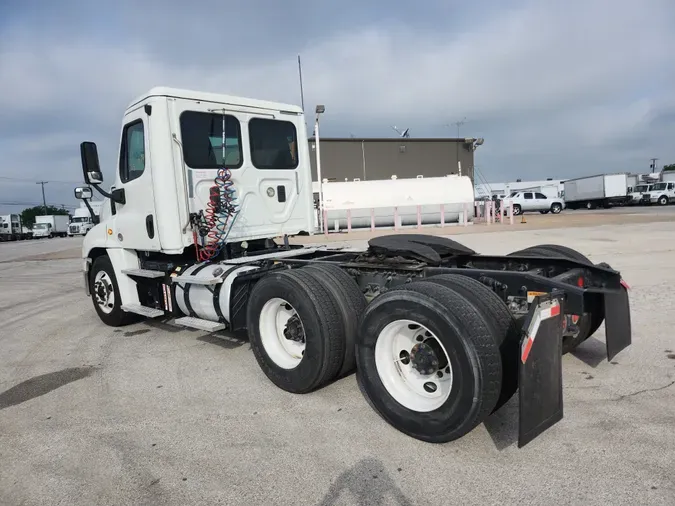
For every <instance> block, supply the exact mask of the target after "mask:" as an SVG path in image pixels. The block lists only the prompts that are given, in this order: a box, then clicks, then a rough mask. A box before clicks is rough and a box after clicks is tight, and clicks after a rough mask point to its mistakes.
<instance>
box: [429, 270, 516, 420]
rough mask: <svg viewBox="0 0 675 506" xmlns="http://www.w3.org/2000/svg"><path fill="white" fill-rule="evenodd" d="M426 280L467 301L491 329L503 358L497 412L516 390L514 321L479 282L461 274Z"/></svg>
mask: <svg viewBox="0 0 675 506" xmlns="http://www.w3.org/2000/svg"><path fill="white" fill-rule="evenodd" d="M427 280H428V281H429V282H431V283H438V284H440V285H443V286H446V287H448V288H450V289H452V290H454V291H456V292H457V293H458V294H459V295H461V296H462V297H464V298H465V299H467V300H468V301H469V302H470V303H471V304H473V306H474V307H475V308H476V309H477V310H478V311H479V312H480V313H481V315H482V316H483V320H484V321H485V322H486V323H487V324H488V326H489V327H490V330H491V331H492V336H493V338H494V341H495V344H497V346H498V347H499V353H500V355H501V358H502V389H501V392H500V394H499V399H498V400H497V405H496V406H495V408H494V411H497V410H498V409H499V408H501V407H502V406H503V405H504V404H506V403H507V402H508V401H509V399H511V397H513V394H514V393H516V390H517V389H518V349H519V346H520V331H519V329H518V325H517V324H516V321H515V319H514V318H513V316H512V315H511V312H510V311H509V309H508V307H506V304H505V303H504V301H503V300H502V299H501V297H499V295H497V294H496V293H495V292H494V291H492V290H491V289H490V288H488V287H487V286H485V285H484V284H483V283H481V282H480V281H476V280H475V279H473V278H470V277H468V276H462V275H460V274H441V275H438V276H432V277H430V278H427Z"/></svg>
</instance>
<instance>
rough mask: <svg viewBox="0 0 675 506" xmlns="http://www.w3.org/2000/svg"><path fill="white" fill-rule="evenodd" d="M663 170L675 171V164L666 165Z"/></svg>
mask: <svg viewBox="0 0 675 506" xmlns="http://www.w3.org/2000/svg"><path fill="white" fill-rule="evenodd" d="M663 170H675V163H671V164H670V165H664V166H663Z"/></svg>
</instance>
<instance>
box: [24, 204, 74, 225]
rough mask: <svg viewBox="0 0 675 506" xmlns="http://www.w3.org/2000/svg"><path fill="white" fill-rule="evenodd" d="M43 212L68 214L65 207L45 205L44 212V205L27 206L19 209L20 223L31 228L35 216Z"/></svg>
mask: <svg viewBox="0 0 675 506" xmlns="http://www.w3.org/2000/svg"><path fill="white" fill-rule="evenodd" d="M43 214H69V213H68V210H67V209H61V208H60V207H54V206H47V212H45V208H44V206H35V207H29V208H27V209H24V210H23V211H21V223H22V224H23V226H24V227H28V228H32V227H33V225H35V217H36V216H41V215H43Z"/></svg>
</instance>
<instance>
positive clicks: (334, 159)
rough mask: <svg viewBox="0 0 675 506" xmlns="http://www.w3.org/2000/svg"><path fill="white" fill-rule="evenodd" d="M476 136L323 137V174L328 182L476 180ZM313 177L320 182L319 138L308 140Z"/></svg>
mask: <svg viewBox="0 0 675 506" xmlns="http://www.w3.org/2000/svg"><path fill="white" fill-rule="evenodd" d="M482 142H483V140H482V139H474V138H460V139H458V138H409V137H407V138H405V137H394V138H324V137H321V138H320V149H321V177H322V179H328V180H329V181H344V180H349V181H352V180H354V179H360V180H379V179H389V178H391V176H392V175H395V176H396V177H398V178H412V177H417V176H424V177H438V176H446V175H448V174H458V173H459V168H458V167H459V166H458V164H457V162H458V161H460V162H461V173H462V175H465V176H469V177H470V178H471V180H472V181H473V167H474V150H475V149H476V147H477V146H478V145H480V144H481V143H482ZM309 149H310V154H311V157H310V158H311V163H312V178H313V179H312V180H313V181H317V180H318V179H317V174H316V141H315V139H314V138H310V139H309Z"/></svg>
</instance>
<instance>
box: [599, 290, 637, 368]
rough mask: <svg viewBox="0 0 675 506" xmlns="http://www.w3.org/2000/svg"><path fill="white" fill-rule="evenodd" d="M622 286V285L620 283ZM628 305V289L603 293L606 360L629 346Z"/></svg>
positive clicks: (629, 322) (629, 324) (629, 323)
mask: <svg viewBox="0 0 675 506" xmlns="http://www.w3.org/2000/svg"><path fill="white" fill-rule="evenodd" d="M622 284H623V283H622ZM631 332H632V331H631V321H630V303H629V302H628V289H627V288H626V286H622V287H621V288H620V289H618V290H612V291H607V292H605V342H606V344H607V360H612V359H613V358H614V357H615V356H616V355H618V354H619V352H620V351H621V350H623V349H624V348H627V347H628V346H630V344H631V340H632V338H631Z"/></svg>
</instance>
